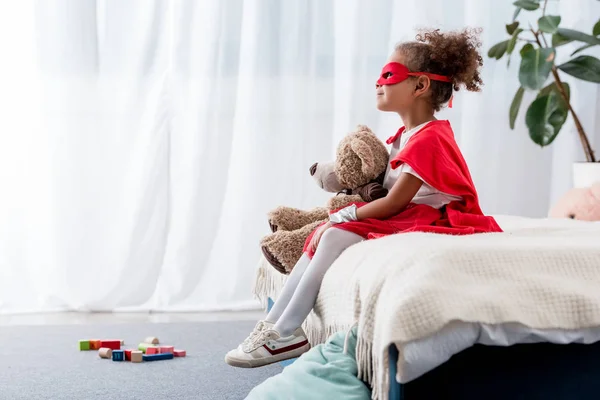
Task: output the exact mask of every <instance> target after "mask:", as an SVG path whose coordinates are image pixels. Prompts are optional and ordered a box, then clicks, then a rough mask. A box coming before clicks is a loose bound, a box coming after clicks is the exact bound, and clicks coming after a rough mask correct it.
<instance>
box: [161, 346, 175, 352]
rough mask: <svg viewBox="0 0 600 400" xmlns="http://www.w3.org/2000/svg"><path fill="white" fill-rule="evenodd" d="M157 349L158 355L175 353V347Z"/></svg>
mask: <svg viewBox="0 0 600 400" xmlns="http://www.w3.org/2000/svg"><path fill="white" fill-rule="evenodd" d="M159 348H160V352H159V353H173V351H175V347H173V346H159Z"/></svg>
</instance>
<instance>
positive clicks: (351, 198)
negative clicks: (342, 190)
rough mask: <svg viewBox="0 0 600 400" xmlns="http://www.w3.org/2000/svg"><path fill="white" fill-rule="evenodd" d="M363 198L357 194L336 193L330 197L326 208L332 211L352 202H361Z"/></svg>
mask: <svg viewBox="0 0 600 400" xmlns="http://www.w3.org/2000/svg"><path fill="white" fill-rule="evenodd" d="M363 202H364V200H363V199H362V197H360V196H359V195H358V194H338V195H337V196H334V197H332V198H331V199H329V201H328V202H327V208H329V210H331V211H334V210H338V209H340V208H344V207H346V206H347V205H349V204H352V203H363Z"/></svg>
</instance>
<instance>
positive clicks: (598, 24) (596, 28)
mask: <svg viewBox="0 0 600 400" xmlns="http://www.w3.org/2000/svg"><path fill="white" fill-rule="evenodd" d="M592 35H594V36H598V35H600V19H599V20H598V22H596V25H594V29H592Z"/></svg>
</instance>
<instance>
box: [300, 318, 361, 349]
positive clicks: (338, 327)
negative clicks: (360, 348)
mask: <svg viewBox="0 0 600 400" xmlns="http://www.w3.org/2000/svg"><path fill="white" fill-rule="evenodd" d="M350 328H351V325H349V324H338V323H333V324H328V325H327V327H325V328H322V327H320V326H317V325H315V324H313V323H311V321H309V318H307V319H306V321H304V323H303V324H302V329H304V332H305V333H306V338H307V339H308V342H309V343H310V345H311V347H314V346H316V345H318V344H321V343H325V342H326V341H327V339H329V337H330V336H332V335H333V334H334V333H337V332H340V331H344V332H346V331H348V330H349V329H350Z"/></svg>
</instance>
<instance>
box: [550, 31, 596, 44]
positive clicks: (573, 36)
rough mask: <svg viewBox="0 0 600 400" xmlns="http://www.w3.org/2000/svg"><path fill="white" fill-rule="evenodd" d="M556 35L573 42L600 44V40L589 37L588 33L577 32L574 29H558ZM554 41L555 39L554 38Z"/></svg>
mask: <svg viewBox="0 0 600 400" xmlns="http://www.w3.org/2000/svg"><path fill="white" fill-rule="evenodd" d="M556 33H557V34H559V35H560V36H561V37H562V38H566V39H570V40H571V41H572V40H577V41H580V42H584V43H587V44H600V39H599V38H597V37H595V36H592V35H588V34H587V33H583V32H579V31H576V30H574V29H565V28H558V29H557V30H556ZM552 40H554V38H552Z"/></svg>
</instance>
